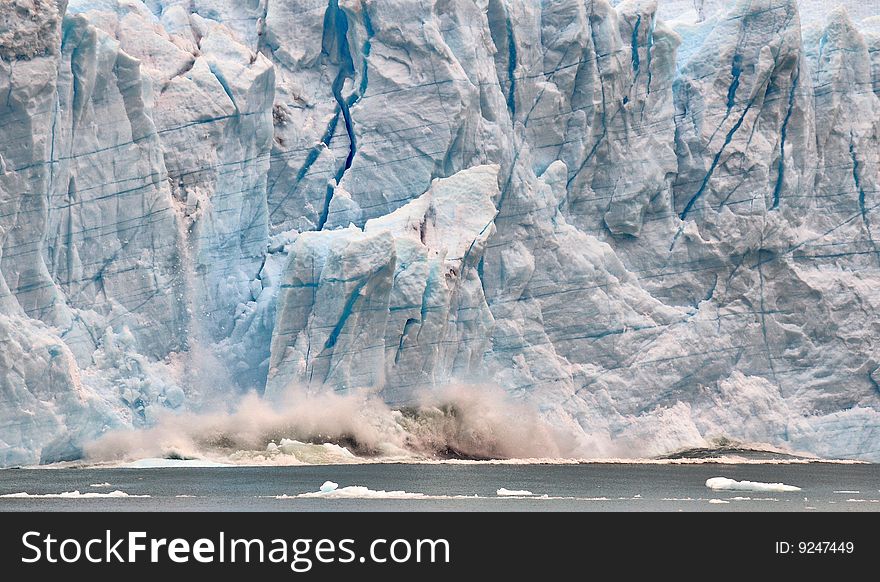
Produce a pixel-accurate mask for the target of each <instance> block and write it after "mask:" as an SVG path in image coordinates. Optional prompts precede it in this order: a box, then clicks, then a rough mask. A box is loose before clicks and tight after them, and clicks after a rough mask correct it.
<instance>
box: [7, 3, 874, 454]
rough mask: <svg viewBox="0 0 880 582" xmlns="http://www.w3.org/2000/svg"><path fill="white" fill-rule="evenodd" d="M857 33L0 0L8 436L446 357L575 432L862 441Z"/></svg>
mask: <svg viewBox="0 0 880 582" xmlns="http://www.w3.org/2000/svg"><path fill="white" fill-rule="evenodd" d="M878 48H880V21H878V18H877V16H876V14H874V13H872V10H871V6H870V3H864V2H862V3H859V2H855V1H853V0H846V1H842V2H838V3H833V2H832V3H819V2H814V1H813V0H752V1H749V2H746V1H737V2H721V1H720V0H705V1H701V2H697V3H694V2H690V1H689V0H659V1H658V0H611V1H609V0H545V1H543V2H534V1H532V0H485V1H481V2H473V1H472V0H442V1H441V0H422V1H418V2H417V1H415V0H388V1H383V2H376V1H372V0H326V1H325V0H321V1H317V0H316V1H310V2H296V3H291V2H274V1H269V0H255V1H253V2H245V3H241V2H228V1H226V0H199V1H197V2H195V1H190V0H150V1H149V2H147V1H145V0H125V1H121V0H29V1H27V2H18V1H16V0H0V466H14V465H28V464H37V463H52V462H58V461H65V460H73V459H79V458H82V457H83V456H84V454H85V453H84V450H86V448H85V447H86V446H87V444H88V443H89V442H91V441H93V440H94V439H95V438H97V437H99V436H101V435H104V434H106V433H108V432H109V431H114V430H117V429H130V428H135V429H140V428H149V427H153V426H155V425H156V423H157V422H158V420H157V419H159V418H161V417H163V416H164V415H166V414H176V413H179V412H187V413H198V412H200V411H216V410H218V409H219V410H225V409H226V408H228V407H229V406H230V405H232V404H233V403H235V402H236V401H238V399H239V398H240V397H241V396H242V395H245V394H256V395H258V396H259V397H261V398H263V399H264V400H265V402H266V403H268V404H269V405H277V406H278V407H279V409H281V408H283V407H284V405H285V403H284V399H285V398H286V397H287V396H286V395H287V394H289V392H290V389H291V388H298V389H303V390H306V391H308V392H311V393H325V392H326V393H340V394H343V395H345V394H367V395H370V397H372V398H376V399H379V400H381V401H383V402H384V403H386V404H388V405H389V406H392V407H395V408H399V409H406V408H407V407H412V406H415V405H418V404H419V403H421V402H422V401H424V400H425V395H426V394H428V395H432V394H437V393H441V392H443V391H444V390H445V389H446V388H447V387H448V386H450V385H458V384H461V383H466V384H471V385H475V386H479V385H494V387H495V388H498V389H500V390H502V391H503V392H504V393H505V394H506V395H507V397H508V398H510V399H511V400H513V401H516V403H517V404H518V405H522V406H525V407H528V408H530V409H532V410H535V411H537V413H538V414H540V416H541V418H542V419H543V420H544V421H545V422H546V423H547V424H548V425H549V426H552V427H553V428H554V430H557V431H559V432H561V433H566V434H567V435H569V440H571V441H573V442H574V443H575V446H573V447H571V450H573V451H576V452H574V453H571V454H573V455H575V456H577V457H584V458H626V457H630V458H632V457H639V458H645V457H651V456H657V455H662V454H667V453H669V452H670V451H676V450H681V449H687V448H700V447H707V446H710V444H711V443H712V442H716V441H717V440H718V439H722V438H723V439H728V440H732V441H737V442H741V443H755V444H767V445H771V446H773V447H775V448H776V449H780V450H787V451H792V452H798V453H809V454H811V455H815V456H819V457H826V458H838V459H850V460H868V461H878V460H880V450H878V448H877V445H876V443H877V434H878V431H880V356H878V354H877V350H876V341H875V340H876V335H877V330H878V329H880V315H878V314H880V294H878V293H877V291H876V289H877V288H878V286H880V230H878V229H880V208H878V206H880V201H878V198H877V193H878V188H880V50H878ZM429 400H430V399H429ZM454 409H455V407H454V403H452V404H451V405H450V410H453V411H454ZM278 438H280V435H278ZM266 442H267V441H263V443H262V444H261V445H260V446H261V448H263V447H265V446H266ZM285 446H287V448H288V449H289V448H290V447H291V446H293V445H291V444H288V445H282V444H274V445H272V444H270V445H268V447H267V450H268V453H271V454H282V453H283V451H282V450H281V449H282V448H283V447H285ZM297 446H298V445H297ZM273 447H274V448H273ZM263 452H264V453H266V452H267V451H263ZM317 453H320V454H322V455H324V454H326V455H336V456H339V457H342V456H343V455H344V453H343V452H342V450H336V449H333V450H331V449H327V450H322V451H317ZM317 453H316V454H317ZM147 462H148V463H153V462H154V461H147ZM163 463H164V461H163Z"/></svg>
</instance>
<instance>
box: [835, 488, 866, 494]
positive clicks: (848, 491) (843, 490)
mask: <svg viewBox="0 0 880 582" xmlns="http://www.w3.org/2000/svg"><path fill="white" fill-rule="evenodd" d="M835 493H849V494H851V495H858V494H860V493H861V492H860V491H850V490H848V489H842V490H840V491H835Z"/></svg>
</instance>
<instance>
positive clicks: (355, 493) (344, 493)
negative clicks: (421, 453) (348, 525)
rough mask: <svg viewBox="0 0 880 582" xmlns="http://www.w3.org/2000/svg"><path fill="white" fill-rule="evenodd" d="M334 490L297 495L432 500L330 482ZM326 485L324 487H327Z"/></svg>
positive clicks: (322, 488)
mask: <svg viewBox="0 0 880 582" xmlns="http://www.w3.org/2000/svg"><path fill="white" fill-rule="evenodd" d="M327 483H330V484H331V485H332V486H333V488H332V489H330V490H329V491H324V486H323V485H322V486H321V491H315V492H314V493H300V494H299V495H297V497H299V498H306V499H309V498H316V497H318V498H324V497H327V498H332V499H430V498H431V497H430V496H428V495H425V494H424V493H410V492H408V491H384V490H379V491H376V490H374V489H370V488H368V487H364V486H362V485H352V486H348V487H341V488H339V489H337V485H336V483H332V482H330V481H328V482H327ZM327 483H325V484H324V485H326V484H327ZM285 498H288V497H287V496H279V497H278V499H285Z"/></svg>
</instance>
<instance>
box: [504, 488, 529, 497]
mask: <svg viewBox="0 0 880 582" xmlns="http://www.w3.org/2000/svg"><path fill="white" fill-rule="evenodd" d="M495 495H498V496H499V497H529V496H531V495H534V493H532V492H531V491H526V490H525V489H505V488H504V487H502V488H501V489H499V490H498V491H496V492H495Z"/></svg>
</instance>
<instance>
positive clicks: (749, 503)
mask: <svg viewBox="0 0 880 582" xmlns="http://www.w3.org/2000/svg"><path fill="white" fill-rule="evenodd" d="M710 477H729V478H731V479H736V480H738V481H741V480H749V481H760V482H771V483H775V482H782V483H786V484H788V485H796V486H798V487H801V488H802V489H803V490H802V491H799V492H793V493H757V492H750V491H711V490H709V489H707V488H706V486H705V482H706V479H708V478H710ZM325 480H332V481H335V482H337V483H339V486H340V487H344V486H349V485H362V486H366V487H369V488H370V489H374V490H388V491H392V490H404V491H408V492H414V493H424V494H428V495H435V496H440V495H442V496H454V495H467V496H473V495H477V496H479V497H477V498H471V499H275V498H274V496H276V495H281V494H286V495H296V494H299V493H304V492H310V491H316V490H317V489H318V488H319V487H320V485H321V483H323V482H324V481H325ZM104 482H107V483H110V484H111V487H104V488H95V487H90V485H91V484H96V483H104ZM501 487H504V488H507V489H525V490H528V491H532V492H533V493H535V494H537V495H542V494H547V495H548V496H549V497H551V498H549V499H505V498H499V497H498V496H497V495H496V490H497V489H498V488H501ZM74 490H79V491H81V492H108V491H113V490H121V491H124V492H126V493H129V494H131V495H150V497H149V498H121V499H120V498H100V499H58V498H36V499H35V498H30V499H14V498H0V511H23V510H28V511H82V510H89V511H201V510H209V511H351V510H357V511H378V510H392V511H393V510H399V511H443V510H458V511H880V465H840V464H821V463H813V464H808V465H794V464H792V465H726V464H725V465H719V464H695V465H644V464H629V465H624V464H621V465H617V464H585V465H550V466H548V465H488V464H479V465H450V464H445V465H341V466H340V465H336V466H306V467H235V468H183V467H181V468H163V469H30V470H29V469H7V470H0V495H4V494H8V493H18V492H27V493H31V494H46V493H60V492H64V491H74ZM840 491H847V492H846V493H840ZM853 491H857V492H858V493H851V492H853ZM178 495H190V496H193V497H177V496H178ZM553 497H557V498H558V499H553ZM734 497H741V498H742V497H748V498H751V499H750V500H742V499H741V500H734V499H733V498H734ZM603 498H604V499H603ZM711 499H716V500H726V501H728V503H724V504H721V503H710V501H709V500H711Z"/></svg>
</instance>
